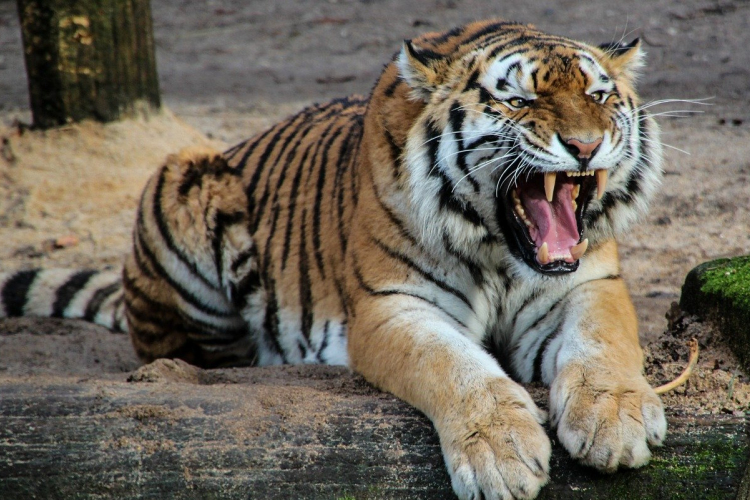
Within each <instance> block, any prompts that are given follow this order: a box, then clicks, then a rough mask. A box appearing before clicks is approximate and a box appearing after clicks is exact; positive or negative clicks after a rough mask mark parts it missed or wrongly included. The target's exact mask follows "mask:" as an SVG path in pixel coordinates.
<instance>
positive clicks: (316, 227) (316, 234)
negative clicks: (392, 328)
mask: <svg viewBox="0 0 750 500" xmlns="http://www.w3.org/2000/svg"><path fill="white" fill-rule="evenodd" d="M342 130H344V127H340V128H337V129H336V131H335V132H334V133H333V134H332V135H331V137H330V139H328V140H327V141H326V143H325V145H324V146H323V155H322V158H321V160H320V163H319V167H318V168H319V171H318V182H317V184H316V186H315V200H314V201H313V232H312V241H313V251H314V254H315V262H316V263H317V264H318V271H319V272H320V275H321V277H322V278H323V279H325V277H326V274H325V271H324V269H323V253H322V252H321V250H320V212H321V204H322V203H323V188H324V187H325V181H326V170H327V169H328V152H329V150H330V149H331V146H333V143H334V141H336V139H337V138H338V137H339V136H340V135H341V132H342Z"/></svg>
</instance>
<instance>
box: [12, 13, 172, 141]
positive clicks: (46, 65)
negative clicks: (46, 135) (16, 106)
mask: <svg viewBox="0 0 750 500" xmlns="http://www.w3.org/2000/svg"><path fill="white" fill-rule="evenodd" d="M17 1H18V13H19V16H20V19H21V31H22V34H23V44H24V52H25V58H26V72H27V74H28V83H29V94H30V100H31V111H32V114H33V117H34V125H35V126H37V127H41V128H49V127H54V126H58V125H63V124H65V123H68V122H70V121H80V120H84V119H93V120H97V121H102V122H108V121H113V120H116V119H118V118H119V117H120V116H122V115H123V114H132V113H133V112H135V111H141V110H148V109H153V108H158V107H159V106H160V100H159V82H158V79H157V75H156V60H155V58H154V39H153V33H152V32H153V28H152V22H151V9H150V6H149V1H148V0H17Z"/></svg>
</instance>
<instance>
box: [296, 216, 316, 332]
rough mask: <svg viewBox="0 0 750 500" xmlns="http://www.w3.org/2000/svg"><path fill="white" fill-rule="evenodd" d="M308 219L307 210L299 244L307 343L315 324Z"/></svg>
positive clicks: (301, 296) (302, 301)
mask: <svg viewBox="0 0 750 500" xmlns="http://www.w3.org/2000/svg"><path fill="white" fill-rule="evenodd" d="M306 217H307V210H303V211H302V219H301V222H300V223H301V224H302V226H301V227H300V233H299V234H300V242H299V301H300V306H301V307H302V317H301V325H302V335H303V336H304V337H305V339H306V340H307V341H309V340H310V331H311V330H312V324H313V312H312V304H313V297H312V284H311V282H310V262H309V258H308V255H307V224H306V223H305V219H306Z"/></svg>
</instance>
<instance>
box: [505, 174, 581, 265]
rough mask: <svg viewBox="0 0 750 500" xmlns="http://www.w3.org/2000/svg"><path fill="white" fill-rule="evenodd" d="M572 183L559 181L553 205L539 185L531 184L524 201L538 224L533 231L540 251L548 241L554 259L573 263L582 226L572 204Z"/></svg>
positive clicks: (523, 191) (522, 198)
mask: <svg viewBox="0 0 750 500" xmlns="http://www.w3.org/2000/svg"><path fill="white" fill-rule="evenodd" d="M573 186H574V184H573V183H571V182H559V181H558V182H557V185H556V186H555V195H554V197H553V198H552V202H551V203H550V202H548V201H547V197H546V196H545V194H544V188H543V186H541V185H538V184H537V183H533V184H532V183H529V184H527V185H526V187H525V188H524V189H521V190H519V191H520V193H519V194H520V198H521V202H522V203H523V207H524V209H525V211H526V216H527V217H528V218H529V219H531V220H532V221H533V222H534V224H535V225H536V230H535V229H533V228H532V229H531V231H530V232H529V233H530V234H531V237H532V239H533V240H534V244H535V245H536V248H537V249H539V248H540V247H541V246H542V245H543V244H544V243H545V242H546V243H547V247H548V249H549V256H550V260H551V261H554V260H566V261H568V262H572V261H573V260H574V259H573V258H572V257H571V255H570V247H572V246H574V245H576V244H577V243H578V238H579V235H578V223H577V222H576V215H575V212H574V210H573V205H572V199H573V197H572V191H573Z"/></svg>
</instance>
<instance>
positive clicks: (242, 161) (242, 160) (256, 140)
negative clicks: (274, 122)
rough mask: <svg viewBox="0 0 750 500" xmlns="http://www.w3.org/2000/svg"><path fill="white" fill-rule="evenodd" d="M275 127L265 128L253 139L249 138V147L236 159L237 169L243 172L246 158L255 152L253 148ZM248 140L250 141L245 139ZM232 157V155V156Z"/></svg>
mask: <svg viewBox="0 0 750 500" xmlns="http://www.w3.org/2000/svg"><path fill="white" fill-rule="evenodd" d="M274 129H275V127H270V128H268V129H266V130H265V131H264V132H263V133H262V134H261V135H259V136H257V137H256V138H254V139H251V141H252V142H251V143H250V145H249V147H248V148H247V149H246V150H245V152H244V153H243V154H242V157H241V158H240V159H239V160H238V161H237V163H236V165H237V169H238V170H239V171H240V172H243V171H244V170H245V167H246V166H247V160H248V159H249V158H250V156H252V154H253V153H254V152H255V150H256V149H257V148H258V146H260V144H261V143H262V142H263V139H265V138H266V137H268V136H269V135H270V134H271V132H273V131H274ZM247 142H250V141H247ZM232 159H234V156H233V157H232Z"/></svg>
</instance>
